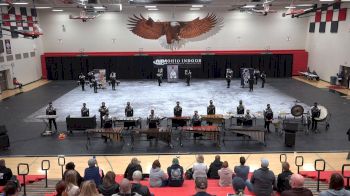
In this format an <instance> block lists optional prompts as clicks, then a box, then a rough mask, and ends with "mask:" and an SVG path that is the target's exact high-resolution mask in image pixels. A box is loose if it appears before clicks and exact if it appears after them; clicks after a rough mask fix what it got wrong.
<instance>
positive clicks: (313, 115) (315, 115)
mask: <svg viewBox="0 0 350 196" xmlns="http://www.w3.org/2000/svg"><path fill="white" fill-rule="evenodd" d="M317 105H318V104H317V102H315V103H314V106H313V107H312V108H311V122H312V124H311V130H312V131H315V132H317V120H316V119H315V118H318V117H320V114H321V110H320V109H319V108H318V107H317Z"/></svg>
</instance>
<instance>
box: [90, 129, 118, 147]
mask: <svg viewBox="0 0 350 196" xmlns="http://www.w3.org/2000/svg"><path fill="white" fill-rule="evenodd" d="M123 131H124V128H123V127H114V128H97V129H87V130H86V137H87V144H86V148H87V149H88V145H90V144H91V142H90V135H91V134H101V137H102V138H104V139H105V141H107V139H109V140H111V141H115V142H120V141H124V140H123V136H122V134H123Z"/></svg>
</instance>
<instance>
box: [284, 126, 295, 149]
mask: <svg viewBox="0 0 350 196" xmlns="http://www.w3.org/2000/svg"><path fill="white" fill-rule="evenodd" d="M284 131H285V132H284V144H285V145H286V146H288V147H292V146H294V145H295V137H296V131H294V130H284Z"/></svg>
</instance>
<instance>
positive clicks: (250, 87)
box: [248, 75, 254, 92]
mask: <svg viewBox="0 0 350 196" xmlns="http://www.w3.org/2000/svg"><path fill="white" fill-rule="evenodd" d="M248 81H249V92H253V89H254V77H253V76H252V75H251V76H250V77H249V80H248Z"/></svg>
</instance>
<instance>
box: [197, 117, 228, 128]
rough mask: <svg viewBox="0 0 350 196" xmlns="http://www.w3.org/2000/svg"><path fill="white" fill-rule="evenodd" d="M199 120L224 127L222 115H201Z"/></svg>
mask: <svg viewBox="0 0 350 196" xmlns="http://www.w3.org/2000/svg"><path fill="white" fill-rule="evenodd" d="M201 119H202V120H204V121H206V122H208V123H213V124H214V123H215V124H220V125H222V126H223V127H225V126H224V125H225V118H224V115H222V114H209V115H201Z"/></svg>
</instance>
